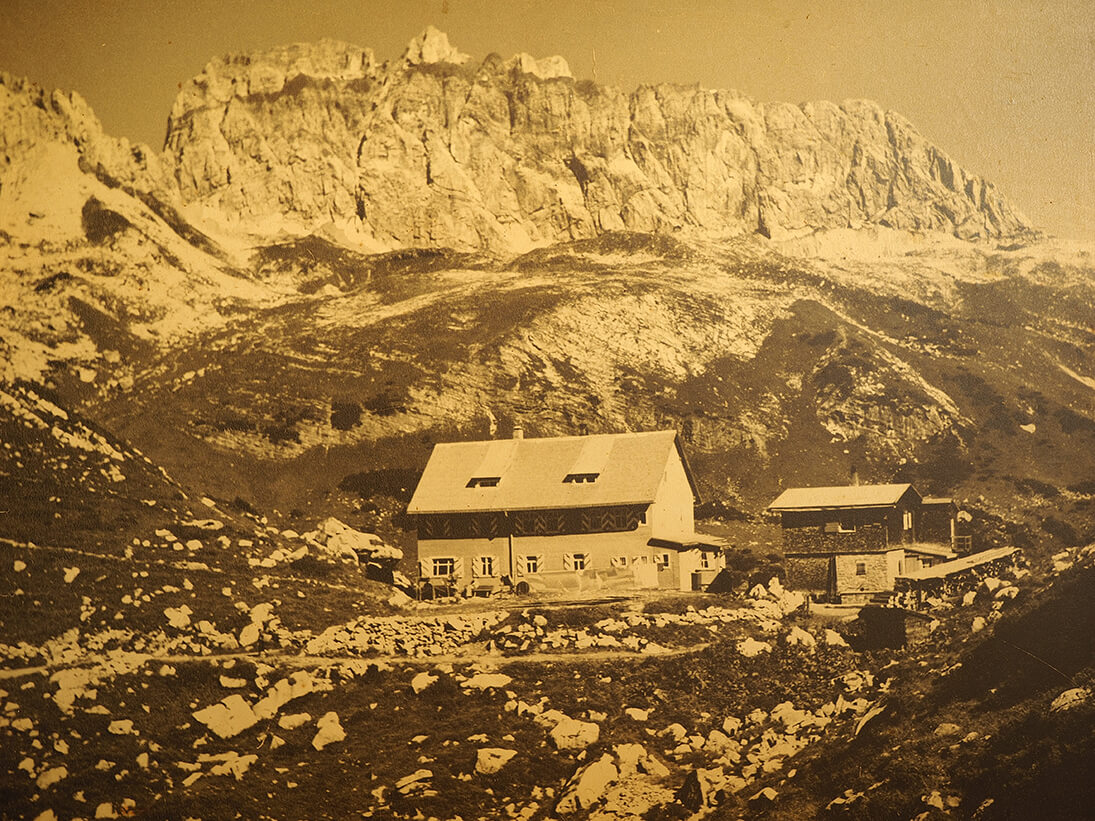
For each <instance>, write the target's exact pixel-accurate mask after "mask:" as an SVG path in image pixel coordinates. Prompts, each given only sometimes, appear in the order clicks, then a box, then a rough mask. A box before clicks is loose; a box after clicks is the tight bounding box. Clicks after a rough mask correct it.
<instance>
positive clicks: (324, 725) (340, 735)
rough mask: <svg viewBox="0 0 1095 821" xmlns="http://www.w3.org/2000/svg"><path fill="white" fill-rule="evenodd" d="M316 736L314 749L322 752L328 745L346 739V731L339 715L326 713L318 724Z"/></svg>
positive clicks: (313, 743)
mask: <svg viewBox="0 0 1095 821" xmlns="http://www.w3.org/2000/svg"><path fill="white" fill-rule="evenodd" d="M316 730H317V732H316V736H315V738H313V739H312V748H313V749H315V750H322V749H323V748H324V747H326V746H327V745H328V744H334V743H335V742H336V741H342V740H344V739H345V738H346V731H345V730H343V729H342V724H341V723H340V722H339V720H338V713H335V712H329V713H324V714H323V715H322V716H321V717H320V719H319V721H317V722H316Z"/></svg>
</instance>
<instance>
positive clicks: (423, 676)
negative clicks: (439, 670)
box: [411, 670, 438, 695]
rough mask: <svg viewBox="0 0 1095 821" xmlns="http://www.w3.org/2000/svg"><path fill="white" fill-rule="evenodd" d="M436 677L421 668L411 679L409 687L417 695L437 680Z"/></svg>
mask: <svg viewBox="0 0 1095 821" xmlns="http://www.w3.org/2000/svg"><path fill="white" fill-rule="evenodd" d="M437 679H438V677H437V676H435V675H431V674H430V673H428V672H426V671H425V670H423V671H422V672H421V673H419V674H418V675H416V676H415V677H414V678H412V679H411V689H412V690H414V692H415V695H418V694H419V693H421V692H422V691H423V690H425V689H426V688H427V687H429V686H430V685H431V684H433V683H434V682H435V681H437Z"/></svg>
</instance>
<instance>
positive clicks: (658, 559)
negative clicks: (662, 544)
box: [654, 553, 669, 570]
mask: <svg viewBox="0 0 1095 821" xmlns="http://www.w3.org/2000/svg"><path fill="white" fill-rule="evenodd" d="M654 564H656V565H657V566H658V569H659V570H668V569H669V554H668V553H659V554H657V555H656V556H655V557H654Z"/></svg>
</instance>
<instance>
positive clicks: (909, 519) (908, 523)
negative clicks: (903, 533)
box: [901, 510, 913, 530]
mask: <svg viewBox="0 0 1095 821" xmlns="http://www.w3.org/2000/svg"><path fill="white" fill-rule="evenodd" d="M901 521H902V523H903V524H904V526H905V529H906V530H912V525H913V515H912V511H911V510H906V511H905V514H904V515H903V516H902V517H901Z"/></svg>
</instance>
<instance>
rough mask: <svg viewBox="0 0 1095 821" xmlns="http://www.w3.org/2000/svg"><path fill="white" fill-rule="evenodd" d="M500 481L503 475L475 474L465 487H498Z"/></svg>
mask: <svg viewBox="0 0 1095 821" xmlns="http://www.w3.org/2000/svg"><path fill="white" fill-rule="evenodd" d="M500 481H502V477H501V476H473V477H471V478H470V479H469V480H468V483H467V485H465V487H498V483H499V482H500Z"/></svg>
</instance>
